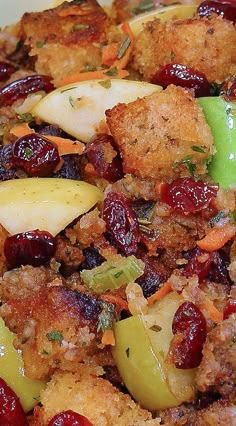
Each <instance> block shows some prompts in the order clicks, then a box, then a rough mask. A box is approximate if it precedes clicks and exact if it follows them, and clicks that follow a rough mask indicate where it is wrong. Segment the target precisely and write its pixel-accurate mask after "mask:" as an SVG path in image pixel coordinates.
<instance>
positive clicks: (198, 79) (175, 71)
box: [151, 63, 210, 98]
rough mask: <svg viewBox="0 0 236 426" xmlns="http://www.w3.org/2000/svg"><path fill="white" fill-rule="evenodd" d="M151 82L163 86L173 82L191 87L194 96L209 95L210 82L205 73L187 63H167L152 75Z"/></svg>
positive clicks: (176, 84) (187, 87)
mask: <svg viewBox="0 0 236 426" xmlns="http://www.w3.org/2000/svg"><path fill="white" fill-rule="evenodd" d="M151 82H152V83H154V84H158V85H160V86H162V87H164V88H166V87H167V86H169V84H175V86H181V87H184V88H186V89H193V90H194V93H195V96H196V98H199V97H200V96H210V83H209V81H208V80H207V78H206V76H205V74H203V73H202V72H200V71H197V70H194V69H193V68H190V67H188V66H187V65H182V64H173V63H171V64H167V65H165V67H164V68H162V69H161V70H160V71H158V72H157V73H156V74H155V75H154V76H153V77H152V80H151Z"/></svg>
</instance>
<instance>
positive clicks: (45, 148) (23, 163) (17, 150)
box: [12, 133, 60, 177]
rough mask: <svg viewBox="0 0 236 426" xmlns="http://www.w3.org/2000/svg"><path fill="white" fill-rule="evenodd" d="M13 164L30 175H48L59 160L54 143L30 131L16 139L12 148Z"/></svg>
mask: <svg viewBox="0 0 236 426" xmlns="http://www.w3.org/2000/svg"><path fill="white" fill-rule="evenodd" d="M12 159H13V164H14V165H15V166H16V167H19V168H21V169H23V170H24V171H25V172H26V173H28V174H29V175H30V176H39V177H44V176H48V175H49V174H50V173H52V171H53V170H54V169H55V167H56V165H57V164H58V163H59V161H60V156H59V153H58V149H57V146H56V144H54V143H53V142H51V141H50V140H48V139H46V138H45V137H43V136H40V135H39V134H37V133H30V134H29V135H25V136H22V137H21V138H19V139H17V141H16V142H15V143H14V144H13V149H12Z"/></svg>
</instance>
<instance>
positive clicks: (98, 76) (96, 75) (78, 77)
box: [57, 69, 129, 87]
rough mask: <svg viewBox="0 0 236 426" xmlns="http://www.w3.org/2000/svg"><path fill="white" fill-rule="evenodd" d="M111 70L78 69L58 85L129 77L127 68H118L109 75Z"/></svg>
mask: <svg viewBox="0 0 236 426" xmlns="http://www.w3.org/2000/svg"><path fill="white" fill-rule="evenodd" d="M108 71H109V69H107V70H99V71H88V72H81V70H80V71H77V72H75V73H74V74H71V75H69V76H67V77H64V78H62V79H61V80H60V81H59V82H58V84H57V86H59V87H61V86H66V85H67V84H71V83H78V82H80V81H88V80H104V79H107V80H109V79H111V78H125V77H128V75H129V73H128V71H126V70H118V69H117V73H116V74H115V75H109V74H108V75H107V74H106V73H107V72H108Z"/></svg>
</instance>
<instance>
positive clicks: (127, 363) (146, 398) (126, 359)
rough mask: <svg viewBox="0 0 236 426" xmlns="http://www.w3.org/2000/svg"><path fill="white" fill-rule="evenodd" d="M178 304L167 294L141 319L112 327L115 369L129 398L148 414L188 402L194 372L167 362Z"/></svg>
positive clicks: (176, 297) (191, 396)
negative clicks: (148, 412)
mask: <svg viewBox="0 0 236 426" xmlns="http://www.w3.org/2000/svg"><path fill="white" fill-rule="evenodd" d="M181 303H182V299H181V296H180V295H178V294H177V293H174V292H172V293H170V294H169V295H167V296H165V298H164V299H162V300H161V301H160V302H157V303H156V304H154V305H153V306H152V307H150V308H149V311H148V313H147V314H145V315H134V316H132V317H130V318H127V319H124V320H121V321H118V322H116V323H115V325H114V328H113V330H114V334H115V342H116V344H115V346H114V348H113V349H112V354H113V357H114V359H115V362H116V366H117V368H118V370H119V373H120V375H121V377H122V380H123V382H124V383H125V385H126V387H127V389H128V390H129V392H130V393H131V395H132V396H133V398H134V399H135V400H136V401H137V402H139V403H140V404H141V406H142V407H143V408H146V409H148V410H151V411H156V410H159V409H160V410H162V409H166V408H171V407H176V406H178V405H180V404H181V403H183V402H191V401H192V400H193V399H194V395H195V374H196V369H186V370H182V369H178V368H176V367H175V365H174V364H172V363H171V362H170V361H169V360H168V359H167V357H168V352H169V348H170V342H171V339H172V337H173V333H172V321H173V317H174V314H175V312H176V310H177V309H178V307H179V306H180V304H181Z"/></svg>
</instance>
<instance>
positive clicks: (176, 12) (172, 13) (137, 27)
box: [129, 4, 197, 37]
mask: <svg viewBox="0 0 236 426" xmlns="http://www.w3.org/2000/svg"><path fill="white" fill-rule="evenodd" d="M196 10H197V5H188V4H185V5H177V4H175V5H171V6H166V7H162V8H160V9H156V10H152V11H150V12H146V13H142V14H140V15H138V16H137V17H135V18H132V19H131V20H130V21H129V25H130V28H131V30H132V32H133V34H134V36H135V37H137V35H138V34H139V33H140V32H141V31H142V29H143V25H144V24H146V23H147V22H149V21H153V20H154V19H160V21H162V22H167V21H170V20H171V19H187V18H192V17H193V15H194V14H195V12H196Z"/></svg>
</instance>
